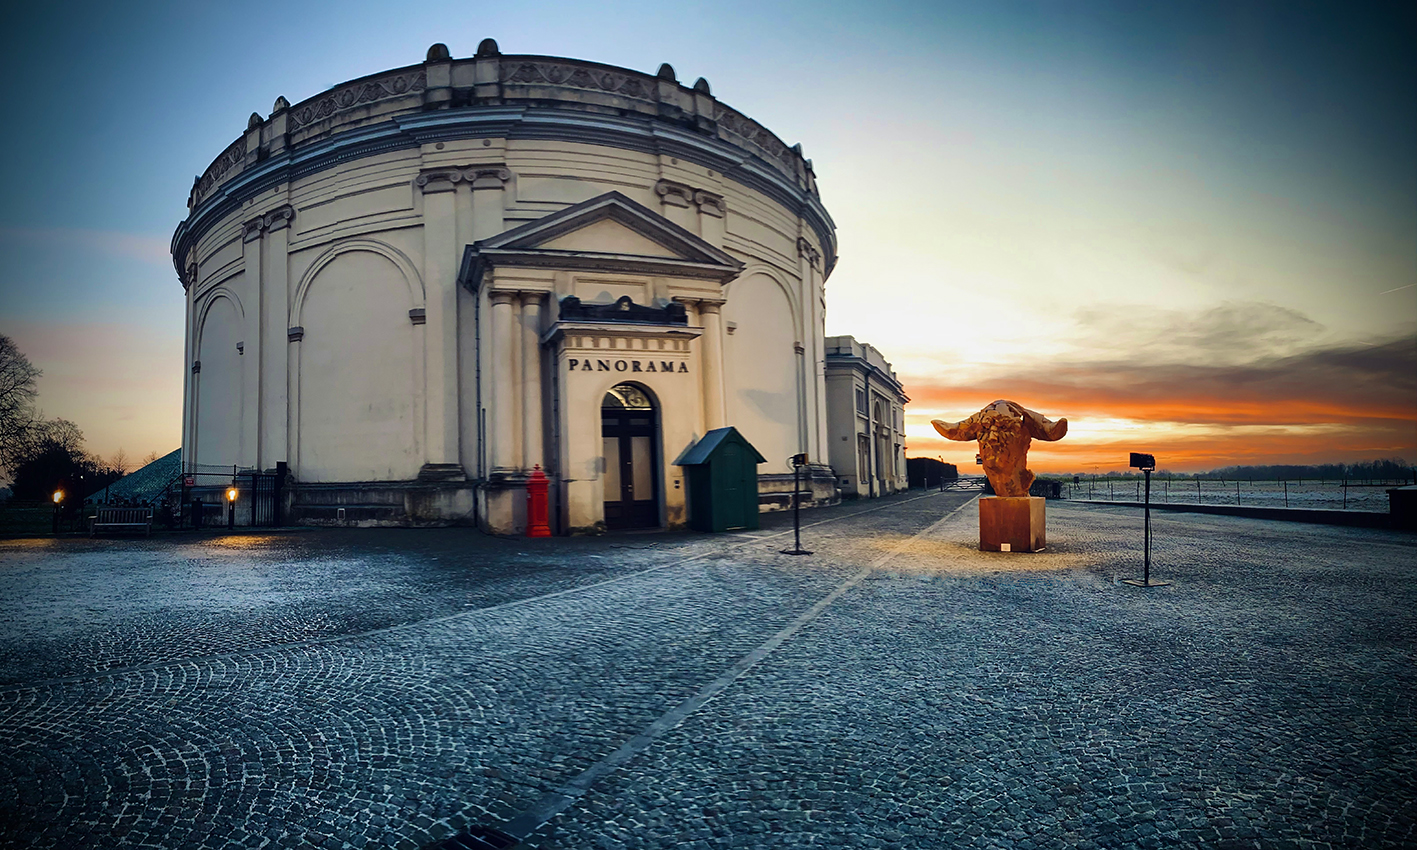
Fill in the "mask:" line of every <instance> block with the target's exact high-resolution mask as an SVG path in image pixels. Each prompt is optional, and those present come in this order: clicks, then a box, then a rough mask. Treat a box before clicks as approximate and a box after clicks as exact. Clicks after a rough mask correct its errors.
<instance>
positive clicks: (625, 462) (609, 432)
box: [600, 384, 659, 528]
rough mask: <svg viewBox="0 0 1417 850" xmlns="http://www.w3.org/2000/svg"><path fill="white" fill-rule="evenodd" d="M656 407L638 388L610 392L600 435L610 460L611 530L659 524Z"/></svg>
mask: <svg viewBox="0 0 1417 850" xmlns="http://www.w3.org/2000/svg"><path fill="white" fill-rule="evenodd" d="M655 424H656V423H655V409H654V405H653V403H652V402H651V401H650V400H649V398H648V397H647V396H646V395H645V394H644V392H643V391H641V390H640V389H639V388H638V387H635V386H634V385H632V384H620V385H618V386H615V387H612V388H611V390H610V392H608V393H606V394H605V400H604V401H603V402H602V404H601V410H600V434H601V441H602V449H603V453H604V457H605V472H604V476H603V481H604V484H605V526H606V527H607V528H656V527H658V526H659V493H658V488H657V483H658V481H659V475H658V474H657V473H658V462H659V458H658V457H657V454H658V453H657V452H656V451H655V444H656V428H655Z"/></svg>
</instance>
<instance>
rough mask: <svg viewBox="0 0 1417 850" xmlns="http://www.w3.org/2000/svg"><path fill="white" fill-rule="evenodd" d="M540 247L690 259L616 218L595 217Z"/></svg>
mask: <svg viewBox="0 0 1417 850" xmlns="http://www.w3.org/2000/svg"><path fill="white" fill-rule="evenodd" d="M536 247H537V248H542V249H546V250H552V251H595V252H599V253H610V254H629V255H632V256H637V257H672V258H674V259H676V260H683V259H688V258H687V257H685V256H684V255H683V254H682V253H680V252H678V251H675V250H673V249H671V248H668V247H666V246H665V245H663V244H662V243H660V242H656V241H655V240H653V239H651V238H649V237H648V236H645V235H644V234H643V233H641V232H639V231H638V230H635V229H634V228H632V227H628V226H626V225H624V224H622V223H620V222H618V221H616V220H614V219H612V218H603V219H601V220H600V221H593V222H591V223H590V224H587V225H585V226H584V227H580V228H577V229H576V230H572V231H571V232H570V233H563V234H561V235H560V236H557V237H555V238H554V239H548V240H546V241H545V242H542V243H541V244H540V245H537V246H536Z"/></svg>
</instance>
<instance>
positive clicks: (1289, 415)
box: [905, 302, 1417, 470]
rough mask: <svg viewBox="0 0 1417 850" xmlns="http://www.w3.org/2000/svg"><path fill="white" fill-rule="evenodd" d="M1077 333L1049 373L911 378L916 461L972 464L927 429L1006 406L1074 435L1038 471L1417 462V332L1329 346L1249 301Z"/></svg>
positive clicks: (1087, 326) (1313, 327)
mask: <svg viewBox="0 0 1417 850" xmlns="http://www.w3.org/2000/svg"><path fill="white" fill-rule="evenodd" d="M1132 316H1135V317H1136V318H1135V320H1130V319H1129V317H1132ZM1076 327H1077V333H1078V336H1077V337H1076V338H1074V339H1072V340H1070V343H1071V344H1070V346H1069V350H1068V351H1067V352H1066V353H1064V354H1061V355H1056V356H1053V357H1050V358H1048V359H1047V360H1046V361H1044V362H1038V361H1033V360H1029V359H1023V360H1021V361H1020V362H1018V363H1015V364H1006V365H993V366H988V367H984V368H979V369H963V370H960V371H959V372H958V373H956V374H957V375H958V377H956V376H955V375H952V372H951V370H950V369H949V368H948V367H947V366H946V367H943V368H941V369H940V370H939V371H937V372H935V373H933V374H931V375H922V376H919V377H914V378H912V377H911V376H906V378H905V380H906V383H907V391H908V392H909V393H910V395H911V402H912V403H911V406H910V409H909V410H910V420H911V421H910V424H911V426H912V427H911V428H910V436H911V449H912V453H919V454H932V453H937V452H943V451H949V452H952V453H955V454H958V453H959V452H960V451H961V449H963V450H964V451H965V454H971V451H970V450H968V447H955V446H950V445H949V444H948V443H947V442H946V441H944V440H941V439H939V437H938V436H937V435H935V434H934V432H933V429H931V428H930V427H929V425H928V421H929V420H930V419H932V418H936V417H941V418H946V419H954V418H961V417H962V416H963V415H964V414H967V413H969V412H972V411H973V410H975V409H978V408H979V407H982V406H983V405H984V404H986V403H988V402H989V401H992V400H993V399H994V398H1012V399H1015V400H1018V401H1021V402H1023V403H1024V404H1027V405H1029V406H1031V407H1033V408H1035V409H1038V410H1040V411H1043V412H1045V413H1046V414H1047V415H1049V416H1052V417H1055V418H1056V417H1058V416H1066V417H1068V419H1069V422H1070V424H1071V430H1070V432H1069V435H1068V440H1067V442H1066V444H1064V443H1059V444H1056V445H1050V446H1047V447H1043V451H1040V452H1039V453H1037V455H1036V457H1035V461H1034V463H1035V466H1037V467H1038V468H1040V469H1052V470H1070V469H1082V468H1084V467H1090V466H1091V465H1092V464H1094V463H1096V464H1101V465H1102V466H1103V468H1111V467H1116V466H1119V465H1125V460H1126V453H1127V452H1128V451H1131V450H1137V449H1144V450H1147V451H1153V452H1154V453H1156V454H1157V455H1158V457H1159V458H1163V459H1165V461H1166V462H1167V465H1168V467H1169V468H1172V469H1175V470H1184V469H1196V468H1211V467H1215V466H1223V465H1228V464H1232V463H1266V462H1280V461H1296V462H1303V461H1318V460H1361V459H1371V458H1374V457H1391V456H1401V455H1407V456H1417V333H1414V332H1408V333H1401V334H1398V335H1395V336H1393V337H1391V338H1388V339H1382V340H1377V341H1373V342H1352V341H1349V342H1341V341H1332V340H1329V339H1327V334H1326V333H1325V329H1324V328H1323V326H1322V325H1320V324H1319V323H1317V322H1315V321H1313V320H1312V319H1310V318H1308V317H1307V316H1304V315H1303V314H1301V313H1299V312H1297V311H1294V310H1291V309H1286V308H1282V307H1277V306H1275V305H1271V304H1260V303H1249V302H1226V303H1224V304H1221V305H1218V306H1216V307H1214V308H1212V309H1209V310H1206V311H1203V312H1200V313H1196V314H1185V313H1181V312H1177V311H1146V310H1143V309H1140V308H1138V309H1136V310H1135V311H1128V310H1112V311H1105V312H1103V311H1096V310H1091V309H1088V310H1082V311H1079V313H1078V315H1077V323H1076ZM946 459H947V460H948V459H949V458H946ZM970 459H972V458H970Z"/></svg>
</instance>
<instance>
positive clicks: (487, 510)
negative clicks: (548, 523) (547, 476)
mask: <svg viewBox="0 0 1417 850" xmlns="http://www.w3.org/2000/svg"><path fill="white" fill-rule="evenodd" d="M530 478H531V476H530V475H529V474H528V473H525V472H494V473H492V475H490V476H489V477H488V478H487V480H486V481H483V482H481V483H480V484H479V485H478V487H477V527H478V528H480V529H482V530H483V531H485V532H487V533H488V534H497V535H501V536H504V537H509V536H517V535H522V534H525V533H526V483H527V481H528V480H530ZM555 489H556V488H555V487H552V488H551V490H552V492H553V493H554V491H555ZM553 516H554V514H553Z"/></svg>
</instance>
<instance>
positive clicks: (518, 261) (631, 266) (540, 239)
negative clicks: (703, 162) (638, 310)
mask: <svg viewBox="0 0 1417 850" xmlns="http://www.w3.org/2000/svg"><path fill="white" fill-rule="evenodd" d="M499 265H512V266H538V267H556V268H578V269H585V268H595V269H604V270H616V269H618V270H622V271H632V270H637V271H640V272H645V273H652V274H662V275H673V276H683V277H696V278H715V279H718V280H720V281H721V282H727V281H728V280H731V279H732V278H733V277H735V276H736V275H737V274H738V272H739V271H741V270H742V268H743V264H742V263H741V262H740V261H739V260H738V259H737V258H736V257H734V256H733V255H731V254H729V253H727V252H726V251H724V250H723V249H721V248H718V247H715V246H714V245H711V244H709V243H708V242H705V241H704V240H703V239H701V238H700V237H699V236H698V235H697V234H694V233H691V232H689V231H688V230H685V229H684V228H683V227H680V226H679V225H677V224H675V223H674V222H672V221H670V220H669V219H667V218H665V217H664V216H662V215H660V214H659V213H657V212H655V211H653V210H651V209H649V208H648V207H645V206H643V205H641V204H638V203H635V202H634V201H632V200H630V199H629V198H627V197H625V196H624V195H622V194H620V193H619V192H606V193H605V194H603V195H599V196H597V197H594V198H591V199H590V200H588V201H583V202H581V203H579V204H576V205H574V206H570V207H567V208H566V209H563V210H560V211H559V212H554V213H551V214H550V215H548V216H544V217H542V218H540V219H537V220H536V221H532V222H528V223H526V224H523V225H520V226H518V227H514V228H512V229H511V230H507V231H505V232H503V233H500V234H498V235H496V236H493V237H491V238H489V239H483V240H480V241H478V242H475V243H473V244H471V245H468V246H467V248H466V249H465V250H464V252H463V264H462V269H461V271H460V273H459V275H458V279H459V280H460V281H461V282H462V283H463V284H464V285H466V286H468V287H470V288H472V289H476V288H477V287H478V285H479V283H480V280H481V275H482V272H483V271H485V270H486V269H487V268H489V267H492V266H499Z"/></svg>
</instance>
